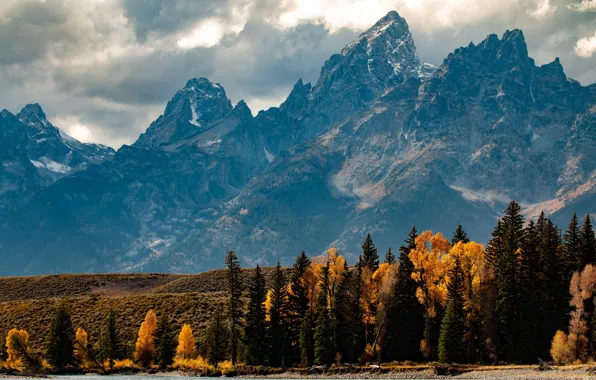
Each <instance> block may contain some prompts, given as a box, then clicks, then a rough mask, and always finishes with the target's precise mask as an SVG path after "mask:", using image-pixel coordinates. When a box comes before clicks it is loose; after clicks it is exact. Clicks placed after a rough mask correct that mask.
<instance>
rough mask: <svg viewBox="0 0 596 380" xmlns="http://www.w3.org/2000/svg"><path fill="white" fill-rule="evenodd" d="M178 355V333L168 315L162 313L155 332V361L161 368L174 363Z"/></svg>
mask: <svg viewBox="0 0 596 380" xmlns="http://www.w3.org/2000/svg"><path fill="white" fill-rule="evenodd" d="M174 355H176V335H175V333H174V331H173V330H172V325H171V324H170V320H169V318H168V317H167V315H165V314H164V315H162V316H161V319H160V321H159V325H158V327H157V331H156V332H155V362H156V363H157V364H159V367H160V368H161V369H165V368H166V367H168V366H170V365H172V363H174Z"/></svg>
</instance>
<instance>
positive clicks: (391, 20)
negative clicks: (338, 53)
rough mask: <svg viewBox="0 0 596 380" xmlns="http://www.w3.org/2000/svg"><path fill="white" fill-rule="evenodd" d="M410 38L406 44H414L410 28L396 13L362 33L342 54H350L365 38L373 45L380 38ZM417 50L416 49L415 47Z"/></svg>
mask: <svg viewBox="0 0 596 380" xmlns="http://www.w3.org/2000/svg"><path fill="white" fill-rule="evenodd" d="M407 36H410V38H409V39H405V41H406V42H408V43H409V42H412V43H413V40H412V39H411V34H410V27H409V25H408V23H407V22H406V20H405V19H404V18H402V17H401V16H400V15H399V14H398V13H397V12H396V11H391V12H389V13H387V15H385V16H384V17H383V18H381V19H380V20H379V21H377V22H376V23H375V24H374V25H373V26H372V27H370V28H369V29H368V30H367V31H365V32H364V33H361V34H360V36H358V38H357V39H356V40H355V41H353V42H351V43H350V44H349V45H348V46H346V47H345V48H344V49H343V50H342V54H343V55H345V54H348V53H349V51H350V48H351V47H353V46H354V45H356V44H358V43H359V42H360V41H361V40H362V39H363V38H364V39H366V40H367V42H368V43H369V44H371V43H372V42H373V41H374V40H376V39H377V38H379V37H385V38H387V37H388V38H393V39H398V38H402V37H407ZM414 49H415V47H414Z"/></svg>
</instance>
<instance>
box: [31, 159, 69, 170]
mask: <svg viewBox="0 0 596 380" xmlns="http://www.w3.org/2000/svg"><path fill="white" fill-rule="evenodd" d="M30 161H31V163H32V164H33V166H35V167H36V168H42V169H47V170H49V171H52V172H54V173H61V174H69V173H71V172H72V168H71V167H70V166H68V165H64V164H61V163H59V162H56V161H52V160H50V159H49V158H47V157H42V158H40V161H36V160H30Z"/></svg>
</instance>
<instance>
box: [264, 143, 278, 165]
mask: <svg viewBox="0 0 596 380" xmlns="http://www.w3.org/2000/svg"><path fill="white" fill-rule="evenodd" d="M263 150H264V151H265V157H267V161H269V162H270V163H271V162H273V160H275V156H274V155H272V154H271V153H269V151H268V150H267V148H266V147H265V146H263Z"/></svg>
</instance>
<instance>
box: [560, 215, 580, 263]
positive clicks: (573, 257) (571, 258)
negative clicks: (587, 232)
mask: <svg viewBox="0 0 596 380" xmlns="http://www.w3.org/2000/svg"><path fill="white" fill-rule="evenodd" d="M563 242H564V247H565V248H564V249H565V260H566V261H567V271H568V272H569V273H573V272H577V271H579V270H582V269H583V265H582V264H583V262H582V261H583V260H582V259H583V257H582V252H581V231H580V229H579V223H578V221H577V215H576V214H575V213H573V216H572V217H571V221H570V222H569V227H567V231H566V232H565V236H564V237H563Z"/></svg>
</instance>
